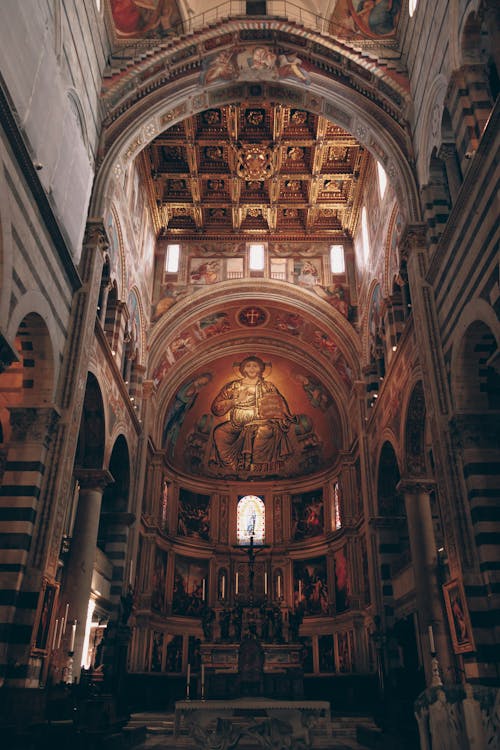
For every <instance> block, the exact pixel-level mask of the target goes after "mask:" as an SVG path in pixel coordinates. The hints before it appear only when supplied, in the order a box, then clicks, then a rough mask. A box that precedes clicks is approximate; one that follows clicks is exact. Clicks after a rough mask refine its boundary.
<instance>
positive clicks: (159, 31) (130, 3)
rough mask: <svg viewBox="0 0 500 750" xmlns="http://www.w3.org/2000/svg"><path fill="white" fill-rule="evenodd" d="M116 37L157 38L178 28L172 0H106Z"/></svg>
mask: <svg viewBox="0 0 500 750" xmlns="http://www.w3.org/2000/svg"><path fill="white" fill-rule="evenodd" d="M110 8H111V15H112V19H113V24H114V29H115V33H116V36H117V38H118V39H161V38H163V37H165V36H168V35H170V34H172V33H177V34H179V33H180V32H181V31H182V24H181V14H180V13H179V8H178V5H177V2H176V0H110Z"/></svg>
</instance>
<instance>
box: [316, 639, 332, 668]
mask: <svg viewBox="0 0 500 750" xmlns="http://www.w3.org/2000/svg"><path fill="white" fill-rule="evenodd" d="M318 655H319V671H320V672H335V653H334V647H333V635H331V634H328V635H320V636H318Z"/></svg>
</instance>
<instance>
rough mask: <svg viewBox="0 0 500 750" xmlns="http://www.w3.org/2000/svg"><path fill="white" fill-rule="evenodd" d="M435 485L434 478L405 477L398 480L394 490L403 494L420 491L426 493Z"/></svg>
mask: <svg viewBox="0 0 500 750" xmlns="http://www.w3.org/2000/svg"><path fill="white" fill-rule="evenodd" d="M435 487H436V482H435V480H434V479H430V478H428V477H406V478H402V479H401V480H400V481H399V482H398V484H397V485H396V490H397V491H398V492H403V493H404V494H405V495H420V494H422V493H426V494H427V495H428V494H429V493H430V492H432V491H433V490H434V489H435Z"/></svg>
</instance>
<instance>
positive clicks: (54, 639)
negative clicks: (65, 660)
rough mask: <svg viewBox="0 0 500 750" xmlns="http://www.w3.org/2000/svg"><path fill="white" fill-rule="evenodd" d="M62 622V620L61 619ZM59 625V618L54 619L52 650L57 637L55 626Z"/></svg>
mask: <svg viewBox="0 0 500 750" xmlns="http://www.w3.org/2000/svg"><path fill="white" fill-rule="evenodd" d="M61 624H62V621H61ZM58 627H59V619H56V624H55V625H54V635H53V637H52V651H54V649H55V647H56V639H57V628H58Z"/></svg>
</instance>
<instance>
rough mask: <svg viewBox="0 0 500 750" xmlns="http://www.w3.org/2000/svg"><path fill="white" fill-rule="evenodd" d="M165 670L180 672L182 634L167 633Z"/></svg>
mask: <svg viewBox="0 0 500 750" xmlns="http://www.w3.org/2000/svg"><path fill="white" fill-rule="evenodd" d="M166 641H167V659H166V664H165V669H166V671H167V672H182V635H167V637H166Z"/></svg>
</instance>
